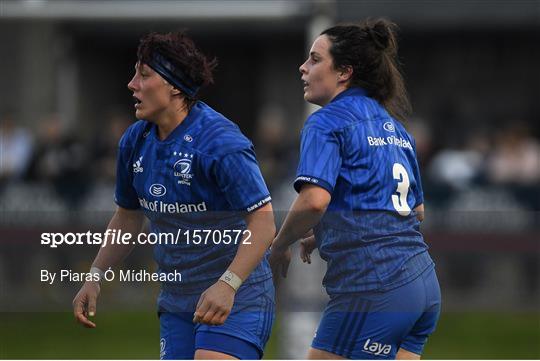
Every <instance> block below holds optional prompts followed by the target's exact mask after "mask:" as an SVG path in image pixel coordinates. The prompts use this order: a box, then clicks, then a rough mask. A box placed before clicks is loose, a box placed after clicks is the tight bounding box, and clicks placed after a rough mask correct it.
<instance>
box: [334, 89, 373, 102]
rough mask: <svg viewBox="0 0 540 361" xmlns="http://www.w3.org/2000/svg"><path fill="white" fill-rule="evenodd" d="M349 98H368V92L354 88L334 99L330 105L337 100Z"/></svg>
mask: <svg viewBox="0 0 540 361" xmlns="http://www.w3.org/2000/svg"><path fill="white" fill-rule="evenodd" d="M348 96H364V97H365V96H367V91H366V90H365V89H363V88H360V87H352V88H349V89H346V90H344V91H342V92H341V93H339V94H338V95H336V96H335V97H334V99H332V100H331V101H330V103H332V102H335V101H336V100H339V99H341V98H344V97H348Z"/></svg>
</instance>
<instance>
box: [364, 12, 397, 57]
mask: <svg viewBox="0 0 540 361" xmlns="http://www.w3.org/2000/svg"><path fill="white" fill-rule="evenodd" d="M366 30H367V33H368V34H369V37H370V38H371V40H372V41H373V44H374V45H375V47H376V48H377V49H379V50H386V49H387V48H388V47H389V46H390V44H391V42H392V38H393V30H392V23H391V22H389V21H387V20H384V19H379V20H377V21H375V22H368V23H367V24H366Z"/></svg>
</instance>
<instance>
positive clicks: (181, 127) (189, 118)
mask: <svg viewBox="0 0 540 361" xmlns="http://www.w3.org/2000/svg"><path fill="white" fill-rule="evenodd" d="M198 105H199V102H197V103H195V104H194V105H193V107H192V108H191V110H190V111H189V113H188V114H187V115H186V117H185V118H184V120H183V121H182V123H180V124H178V125H177V126H176V128H174V130H173V131H172V132H171V134H169V136H168V137H167V138H165V139H164V140H160V139H159V137H158V135H157V125H156V124H152V129H151V130H150V133H151V135H152V137H153V138H154V140H155V141H157V142H160V143H170V142H172V141H174V140H176V139H178V137H179V136H181V135H182V133H184V132H185V131H186V129H188V128H189V126H190V125H191V124H193V122H194V121H195V120H196V119H197V118H198V115H199V106H198Z"/></svg>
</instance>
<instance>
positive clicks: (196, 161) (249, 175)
mask: <svg viewBox="0 0 540 361" xmlns="http://www.w3.org/2000/svg"><path fill="white" fill-rule="evenodd" d="M156 128H157V127H156V125H155V124H152V123H150V122H147V121H144V120H140V121H138V122H137V123H135V124H133V125H132V126H131V127H129V128H128V129H127V130H126V132H125V134H124V135H123V137H122V139H121V140H120V144H119V152H118V165H117V176H116V178H117V181H116V193H115V201H116V203H117V204H118V205H119V206H120V207H123V208H127V209H141V210H142V211H143V212H144V214H145V215H146V216H147V217H148V218H149V219H150V229H151V232H152V233H156V234H161V233H170V234H173V235H175V238H176V235H178V234H179V235H180V238H179V242H178V243H177V244H163V243H162V244H157V245H155V246H154V258H155V260H156V262H157V263H158V266H159V269H158V272H160V273H174V271H175V270H176V271H177V272H179V273H180V274H181V276H182V280H181V282H163V283H162V290H163V291H165V292H178V293H191V294H195V293H199V292H202V291H204V290H205V289H206V288H208V287H209V286H211V285H212V284H213V283H214V282H216V281H217V279H218V278H219V277H220V276H221V275H222V274H223V272H224V271H225V270H226V269H227V267H228V266H229V265H230V263H231V262H232V260H233V258H234V256H235V254H236V251H237V249H238V244H234V239H235V237H236V235H237V234H238V233H231V232H229V234H228V235H229V236H231V239H232V240H231V239H229V238H228V237H227V236H224V233H223V231H225V230H230V231H241V230H244V229H246V223H245V221H244V217H245V215H246V213H247V212H251V211H254V210H256V209H257V208H259V207H261V206H263V205H264V204H266V203H268V202H270V201H271V199H270V194H269V192H268V189H267V187H266V185H265V183H264V180H263V177H262V175H261V173H260V170H259V167H258V164H257V160H256V158H255V153H254V149H253V145H252V144H251V142H250V141H249V140H248V139H247V138H246V137H245V136H244V135H243V134H242V133H241V131H240V129H239V128H238V126H237V125H235V124H234V123H232V122H231V121H229V120H228V119H226V118H225V117H224V116H223V115H221V114H219V113H218V112H216V111H214V110H213V109H212V108H210V107H209V106H208V105H206V104H205V103H203V102H197V103H196V104H195V105H194V106H193V108H192V109H191V110H190V112H189V114H188V116H187V117H186V118H185V119H184V121H183V122H182V123H181V124H180V125H179V126H178V127H177V128H176V129H174V130H173V132H172V133H171V134H170V135H169V136H168V137H167V138H166V139H165V140H163V141H161V140H159V138H158V136H157V129H156ZM179 230H180V231H179ZM194 230H220V231H221V233H220V232H216V233H214V232H213V233H212V234H211V235H210V237H209V238H208V239H207V242H206V243H207V244H204V243H205V242H204V240H205V238H206V236H205V233H199V235H200V236H202V241H201V240H200V239H199V238H198V237H197V236H194V234H195V233H193V231H194ZM185 231H188V234H187V235H186V234H185ZM214 239H215V240H216V241H217V242H214ZM175 240H176V239H175ZM220 240H221V241H220ZM241 240H242V237H241V236H240V238H238V243H239V242H241ZM188 241H189V244H188ZM195 242H199V243H200V244H194V243H195ZM216 243H218V244H216ZM225 243H229V244H225ZM270 277H271V271H270V268H269V266H268V262H267V260H266V258H265V259H264V260H263V262H261V264H259V265H258V266H257V268H256V269H255V270H254V271H253V272H252V273H251V275H250V276H249V278H248V279H247V280H246V283H247V284H249V283H250V282H258V281H261V280H264V279H268V278H270Z"/></svg>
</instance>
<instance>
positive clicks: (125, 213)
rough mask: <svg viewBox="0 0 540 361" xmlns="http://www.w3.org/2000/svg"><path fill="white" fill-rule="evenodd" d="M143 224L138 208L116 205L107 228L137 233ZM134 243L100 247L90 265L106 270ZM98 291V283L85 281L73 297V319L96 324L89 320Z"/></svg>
mask: <svg viewBox="0 0 540 361" xmlns="http://www.w3.org/2000/svg"><path fill="white" fill-rule="evenodd" d="M142 224H143V215H142V213H141V212H140V211H138V210H129V209H125V208H121V207H118V208H117V210H116V212H115V213H114V215H113V217H112V218H111V221H110V222H109V225H108V227H107V228H108V229H120V230H122V231H123V232H126V233H127V232H129V233H131V234H138V233H139V232H140V231H141V227H142ZM133 248H134V245H131V244H130V245H122V244H109V245H107V246H106V247H101V248H100V249H99V252H98V254H97V256H96V258H95V260H94V262H93V263H92V267H97V268H98V269H100V270H103V271H104V270H107V269H108V268H109V267H112V266H114V265H117V264H118V263H120V262H121V261H122V260H124V258H126V257H127V255H128V254H129V253H130V252H131V251H132V250H133ZM99 292H100V284H99V282H95V281H87V282H85V283H84V285H83V286H82V287H81V289H80V291H79V292H78V293H77V295H76V296H75V298H74V299H73V315H74V316H75V320H76V321H77V322H79V323H80V324H82V325H83V326H85V327H88V328H95V327H96V324H95V323H94V322H92V321H90V320H89V317H93V316H94V315H95V314H96V303H97V298H98V296H99Z"/></svg>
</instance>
